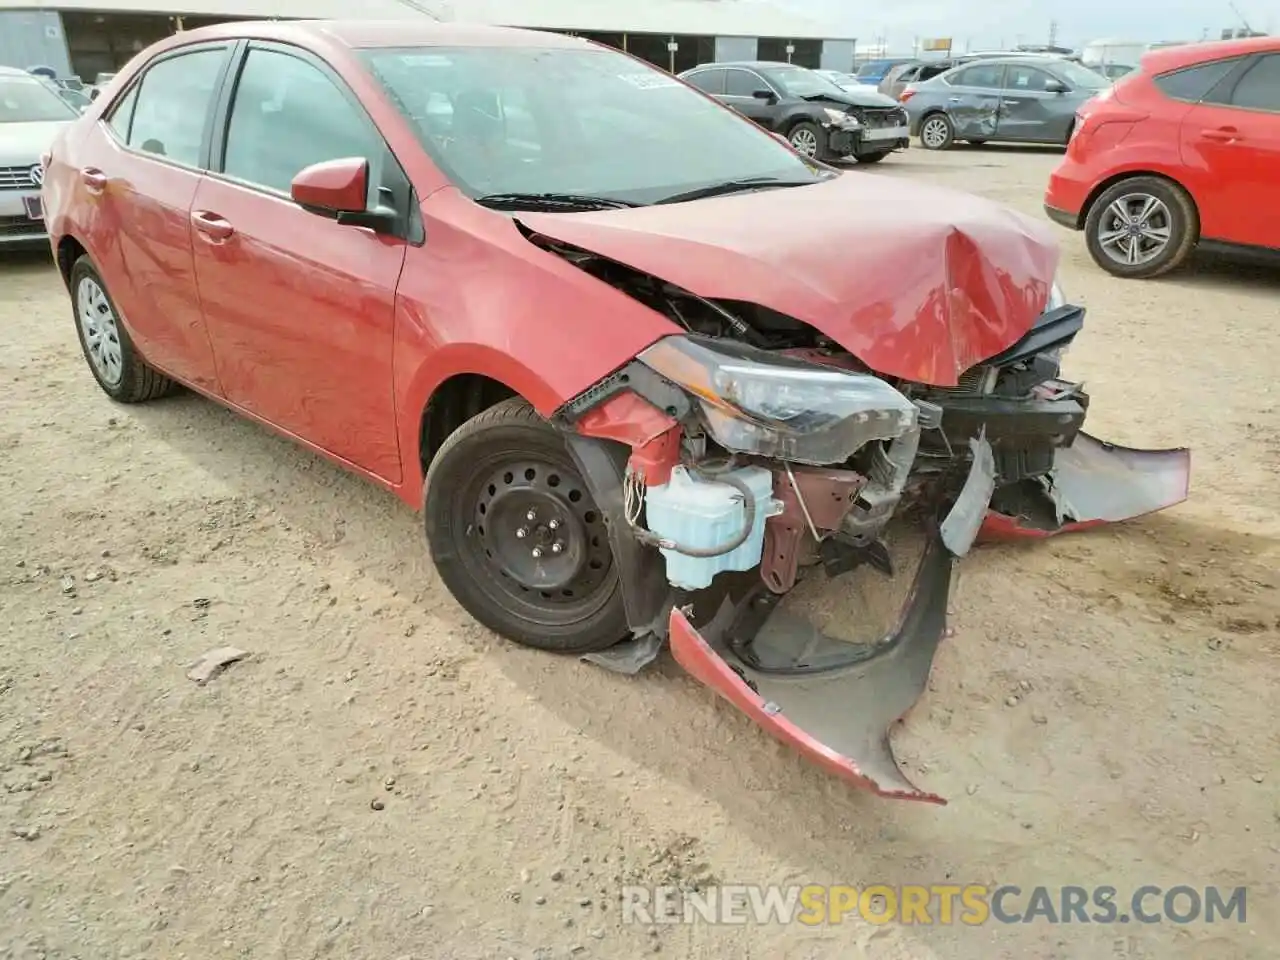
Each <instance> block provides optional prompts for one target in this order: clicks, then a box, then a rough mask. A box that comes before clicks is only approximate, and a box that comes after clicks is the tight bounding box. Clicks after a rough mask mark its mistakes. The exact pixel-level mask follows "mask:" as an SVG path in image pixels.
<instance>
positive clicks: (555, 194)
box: [43, 21, 1189, 801]
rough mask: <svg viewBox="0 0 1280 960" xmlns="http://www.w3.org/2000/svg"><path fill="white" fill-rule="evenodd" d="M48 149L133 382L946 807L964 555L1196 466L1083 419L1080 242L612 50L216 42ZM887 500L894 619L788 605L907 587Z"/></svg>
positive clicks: (50, 212) (628, 662)
mask: <svg viewBox="0 0 1280 960" xmlns="http://www.w3.org/2000/svg"><path fill="white" fill-rule="evenodd" d="M46 161H47V162H46V168H47V172H46V175H45V182H44V189H43V195H44V207H45V211H46V216H47V222H48V227H49V233H50V236H51V239H52V244H53V250H54V253H55V255H56V258H57V263H58V265H59V267H60V269H61V271H62V274H63V277H64V278H65V280H66V283H67V287H68V290H69V293H70V299H71V303H72V306H73V312H74V318H75V325H76V330H77V331H78V335H79V338H80V342H81V344H82V346H83V350H84V355H85V358H86V360H87V363H88V367H89V369H90V371H91V372H92V374H93V376H94V377H95V378H96V379H97V381H98V383H99V384H100V385H101V387H102V389H103V390H104V391H105V392H106V393H107V395H108V396H110V397H111V398H112V399H114V400H116V401H119V402H124V403H132V402H138V401H145V400H152V399H155V398H158V397H161V396H163V395H164V394H166V393H168V392H170V391H171V390H172V389H174V388H175V386H176V385H178V384H182V385H185V386H186V387H188V388H190V389H193V390H196V391H198V392H200V393H202V394H205V395H207V396H208V397H210V398H212V399H214V400H217V401H219V402H221V403H224V404H226V405H227V406H229V407H231V408H233V409H235V410H237V411H239V412H240V413H242V414H244V415H245V416H247V417H250V418H252V419H254V420H256V421H258V422H260V423H262V424H265V425H267V426H269V427H271V428H273V429H275V430H277V431H279V432H281V433H283V434H286V435H288V436H290V437H292V438H294V439H295V440H297V441H298V442H300V443H302V444H304V445H306V446H307V447H309V448H311V449H312V450H315V451H317V452H319V453H322V454H324V455H325V456H328V457H330V458H332V459H334V460H336V461H338V462H339V463H341V464H343V465H344V466H346V467H347V468H349V469H351V470H354V471H356V472H358V473H360V474H362V475H364V476H366V477H367V478H369V479H371V480H372V481H374V482H376V483H378V484H381V485H382V486H384V487H387V488H389V489H391V490H393V491H395V492H396V493H397V494H398V495H399V496H400V497H402V498H403V499H404V500H406V501H407V502H408V503H410V504H412V505H414V506H415V507H420V508H421V510H422V513H423V517H424V523H425V529H426V537H427V542H428V544H429V547H430V551H431V555H432V557H433V558H434V560H435V563H436V565H437V567H438V569H439V572H440V575H441V577H442V579H443V580H444V582H445V584H446V585H447V586H448V588H449V589H450V591H451V592H452V593H453V595H454V596H455V597H456V598H457V600H458V601H459V603H460V604H461V605H462V606H463V607H464V608H465V609H466V610H467V611H468V612H469V613H470V614H471V615H472V616H474V617H475V618H476V619H477V620H479V621H480V622H481V623H483V624H485V625H486V626H488V627H489V628H491V629H493V630H494V631H496V632H497V633H499V634H501V635H503V636H505V637H507V638H510V639H511V640H514V641H516V642H518V643H522V644H527V645H529V646H533V647H538V648H542V649H545V650H551V651H559V652H563V653H572V654H578V655H587V656H589V657H590V658H592V659H593V660H594V661H595V662H597V663H601V664H603V665H605V666H609V667H613V668H615V669H619V670H624V671H635V670H638V669H639V668H641V667H642V666H644V665H645V664H646V663H647V662H649V661H650V660H652V659H653V658H654V657H655V656H656V655H657V654H658V652H659V651H660V649H661V647H662V646H663V645H664V644H669V645H670V648H671V651H672V653H673V654H674V656H675V658H676V660H677V661H679V663H680V664H682V665H683V666H684V667H685V669H687V670H688V671H689V672H690V673H691V674H692V675H693V676H695V677H696V678H697V679H698V680H700V681H702V682H703V683H705V684H707V685H709V686H711V687H713V688H714V689H715V690H716V691H717V692H719V693H720V694H721V695H723V696H725V697H726V698H728V699H729V700H730V701H732V702H733V703H734V704H735V705H736V706H737V707H738V708H740V709H741V710H742V711H744V712H745V713H747V714H748V715H750V716H751V717H752V718H753V719H754V720H755V721H756V722H758V723H759V724H760V725H761V726H763V727H765V728H766V729H767V730H769V731H770V732H771V733H773V734H774V735H776V736H778V737H780V738H782V739H783V740H785V741H787V742H789V743H792V744H793V745H795V746H796V747H798V748H799V749H800V750H802V751H803V752H805V753H806V754H807V755H809V756H810V757H811V758H813V759H815V760H816V761H817V762H819V763H821V764H822V765H824V766H825V767H827V768H828V769H830V770H832V771H834V772H835V773H837V774H839V775H841V776H843V777H846V778H848V779H849V780H851V781H852V782H854V783H855V784H857V785H859V786H862V787H865V788H869V789H871V790H874V791H876V792H878V793H880V794H882V795H885V796H894V797H903V798H912V799H921V800H933V801H938V800H940V798H938V797H937V796H935V795H934V794H933V793H931V792H929V791H927V790H923V789H920V788H918V787H916V786H915V785H913V784H912V783H911V782H909V781H908V780H907V779H906V777H905V776H904V775H903V774H902V773H901V772H900V771H899V769H898V767H897V765H896V763H895V761H894V757H893V754H892V751H891V749H890V745H889V739H888V729H889V727H890V725H891V724H892V723H893V722H894V721H895V720H896V719H898V718H899V717H901V716H902V715H903V714H904V713H905V712H906V711H907V710H908V708H909V707H910V706H911V705H912V703H913V702H914V701H915V700H916V699H917V697H918V696H919V695H920V693H921V691H922V690H923V689H924V686H925V684H926V681H927V678H928V673H929V670H930V667H931V664H932V661H933V657H934V652H935V650H936V648H937V646H938V644H939V642H940V640H941V638H942V636H943V634H944V630H945V617H946V609H947V598H948V591H949V588H950V583H951V573H952V565H953V563H954V562H955V558H957V557H960V556H963V555H964V554H965V553H966V552H967V551H968V550H969V548H970V546H971V544H973V543H974V542H975V540H976V539H977V538H979V537H980V536H983V535H987V536H996V537H1042V536H1048V535H1050V534H1054V533H1057V532H1059V531H1062V530H1067V529H1073V528H1079V527H1084V526H1089V525H1091V524H1097V523H1105V522H1108V521H1116V520H1123V519H1125V518H1128V517H1133V516H1137V515H1140V514H1144V513H1148V512H1150V511H1153V510H1158V509H1160V508H1163V507H1167V506H1169V505H1171V504H1174V503H1177V502H1179V501H1181V500H1182V499H1183V498H1184V497H1185V496H1186V493H1187V483H1188V472H1189V459H1188V454H1187V452H1186V451H1185V450H1165V451H1140V450H1132V449H1125V448H1122V447H1117V446H1114V445H1112V444H1109V443H1105V442H1102V441H1099V440H1096V439H1094V438H1092V437H1091V436H1089V435H1088V434H1087V433H1085V432H1084V430H1083V427H1084V424H1085V417H1086V413H1087V409H1088V402H1089V401H1088V397H1087V396H1086V394H1085V393H1084V391H1083V390H1082V389H1081V387H1080V386H1079V385H1078V384H1076V383H1072V382H1070V381H1067V380H1064V379H1062V377H1061V372H1060V364H1061V360H1062V354H1063V351H1064V350H1066V348H1067V347H1068V346H1069V345H1070V343H1071V342H1072V340H1073V338H1074V337H1076V336H1077V334H1078V333H1079V332H1080V330H1081V327H1082V324H1083V320H1084V311H1083V310H1082V309H1081V308H1080V307H1078V306H1073V305H1071V304H1070V303H1068V302H1066V301H1065V300H1064V299H1063V297H1062V295H1061V293H1060V292H1059V290H1058V288H1057V286H1056V284H1055V282H1054V276H1055V272H1056V267H1057V261H1058V254H1057V250H1056V247H1055V245H1054V243H1053V241H1052V239H1051V238H1050V236H1049V235H1048V234H1047V233H1046V228H1044V227H1042V226H1041V225H1039V224H1038V223H1037V222H1035V221H1033V220H1031V219H1028V218H1025V217H1023V216H1020V215H1018V214H1015V213H1013V212H1010V211H1008V210H1005V209H1003V208H1001V207H999V206H997V205H994V204H992V203H989V202H987V201H985V200H982V199H979V198H977V197H973V196H968V195H964V194H958V193H953V192H949V191H946V190H943V189H939V188H936V187H932V186H927V185H924V184H920V183H912V182H908V181H905V180H901V179H896V178H888V177H881V176H874V175H872V174H868V173H865V172H863V171H856V170H851V171H848V172H842V171H840V170H836V169H833V168H830V167H828V166H825V165H823V164H821V163H818V162H815V161H813V160H811V159H808V158H806V157H803V156H800V155H799V154H797V153H796V152H795V151H793V150H792V149H791V148H790V147H789V146H788V145H786V144H785V143H781V142H779V140H778V139H777V138H776V137H773V136H771V135H770V134H769V133H767V132H765V131H762V130H761V129H760V128H759V127H757V126H755V125H754V124H752V123H751V122H750V121H747V120H745V119H743V118H742V117H740V116H738V115H737V114H736V113H734V112H733V111H732V110H730V109H728V108H726V107H723V106H721V105H720V104H718V103H716V102H715V101H714V100H712V99H710V98H708V97H707V96H705V95H704V94H702V93H700V92H698V91H697V90H695V89H693V88H692V87H689V86H687V85H686V84H684V83H683V82H681V81H680V80H678V79H676V78H673V77H671V76H670V75H668V74H666V73H664V72H662V71H660V70H658V69H656V68H653V67H651V66H649V65H648V64H645V63H643V62H640V61H638V60H636V59H634V58H632V57H630V56H628V55H627V54H625V53H622V52H619V51H616V50H612V49H608V48H604V47H601V46H597V45H595V44H592V43H590V42H587V41H585V40H580V39H577V38H571V37H564V36H557V35H549V34H540V33H535V32H528V31H519V30H507V29H498V28H477V27H463V26H459V25H452V24H436V23H432V22H423V21H418V22H414V23H401V24H376V23H275V22H273V23H238V24H229V25H224V26H219V27H210V28H203V29H199V30H192V31H187V32H183V33H180V34H178V35H176V36H174V37H171V38H169V39H167V40H164V41H162V42H161V43H159V44H157V45H156V46H154V47H152V48H150V49H149V50H147V51H144V52H143V53H142V54H140V55H139V56H138V57H137V58H136V59H135V60H134V61H133V62H132V63H131V64H129V66H128V67H127V68H126V69H125V70H124V71H122V72H121V74H120V75H119V76H118V77H117V78H116V80H115V81H114V83H113V84H112V87H111V89H110V90H109V91H108V93H107V94H105V95H104V96H102V97H100V98H99V99H98V100H97V101H96V102H95V104H94V105H93V107H91V108H90V110H89V111H88V113H86V114H85V115H84V116H83V117H82V118H81V119H80V120H79V121H78V122H77V123H75V124H73V125H72V126H70V127H69V128H68V129H67V131H66V132H65V133H64V134H63V135H61V136H60V137H59V138H58V140H57V142H56V143H55V145H54V147H53V149H52V151H51V154H50V155H49V156H48V157H47V158H46ZM842 231H843V232H847V234H848V238H849V242H847V243H846V242H843V241H842V240H841V234H842ZM868 236H871V237H874V238H875V242H874V243H866V242H865V238H866V237H868ZM855 238H857V239H858V240H859V242H857V243H855V242H853V241H854V239H855ZM894 518H898V519H903V518H909V519H911V521H912V522H915V523H918V524H920V525H922V527H923V529H924V530H925V532H926V533H927V535H928V542H929V546H928V548H927V549H926V550H925V551H924V554H923V558H922V559H921V561H920V563H919V566H918V568H917V569H916V570H915V571H914V573H913V574H909V575H911V576H913V577H914V580H913V584H914V585H913V588H912V590H911V592H910V598H909V600H908V601H907V604H906V607H905V609H904V610H903V611H902V615H901V617H900V620H899V622H898V624H897V626H896V628H895V629H894V630H893V631H892V632H891V633H890V634H889V635H888V636H886V637H885V638H884V639H883V641H882V642H879V643H874V644H855V643H849V642H845V641H843V640H839V639H836V638H832V637H827V636H824V635H823V634H822V633H821V632H819V631H817V630H815V629H814V628H812V627H811V626H810V625H809V624H808V623H806V622H805V621H804V620H803V619H799V618H796V617H795V616H793V615H790V614H789V613H788V611H787V610H786V609H785V608H783V607H782V606H780V604H779V602H778V601H779V600H780V598H782V597H783V596H784V595H785V594H786V593H787V592H788V591H789V590H790V589H791V588H792V587H793V586H794V585H795V583H796V582H797V579H798V578H800V577H805V576H830V577H838V576H840V575H841V574H843V573H844V572H846V571H849V570H853V569H855V568H857V567H860V566H863V565H870V566H871V567H873V568H876V569H879V570H880V571H882V572H884V573H886V574H892V573H893V564H892V563H891V562H890V557H889V555H888V552H887V551H886V549H885V546H884V540H883V537H882V534H883V531H884V530H885V528H886V525H887V524H888V523H889V522H890V521H891V520H893V519H894ZM839 584H840V581H839V580H836V581H835V582H834V584H833V585H832V587H831V589H839Z"/></svg>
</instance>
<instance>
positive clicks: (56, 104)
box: [0, 67, 79, 249]
mask: <svg viewBox="0 0 1280 960" xmlns="http://www.w3.org/2000/svg"><path fill="white" fill-rule="evenodd" d="M77 116H79V113H78V112H77V111H76V110H75V108H74V107H72V106H70V105H69V104H68V103H66V101H64V100H63V99H62V97H60V96H58V94H57V93H55V92H54V91H53V90H51V89H50V88H49V87H48V85H46V84H45V83H44V82H43V81H41V80H40V79H39V78H38V77H34V76H32V75H31V74H29V73H27V72H25V71H23V70H15V69H13V68H11V67H0V249H4V248H5V247H7V246H11V245H17V244H29V243H40V242H43V241H45V240H47V234H46V233H45V227H44V210H43V209H42V207H41V203H40V187H41V186H42V185H43V183H44V168H43V167H42V166H41V161H40V158H41V157H42V156H43V155H44V153H45V151H46V150H48V149H49V147H50V146H51V145H52V144H53V140H54V138H55V137H56V136H57V135H58V132H59V131H60V130H61V129H62V128H63V127H65V126H66V125H67V124H69V123H71V122H72V121H73V120H75V119H76V117H77Z"/></svg>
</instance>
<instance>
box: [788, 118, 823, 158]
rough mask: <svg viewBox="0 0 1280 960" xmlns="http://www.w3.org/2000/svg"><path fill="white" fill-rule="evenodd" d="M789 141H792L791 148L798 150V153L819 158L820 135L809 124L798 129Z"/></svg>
mask: <svg viewBox="0 0 1280 960" xmlns="http://www.w3.org/2000/svg"><path fill="white" fill-rule="evenodd" d="M787 139H789V140H790V141H791V146H793V147H795V148H796V152H797V153H802V154H804V155H805V156H806V157H814V158H816V157H817V156H818V134H817V131H815V130H814V129H813V128H812V127H811V126H809V125H808V124H801V125H800V126H798V127H796V128H795V129H794V130H792V131H791V136H790V137H788V138H787Z"/></svg>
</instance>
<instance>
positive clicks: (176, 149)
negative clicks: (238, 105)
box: [121, 48, 226, 167]
mask: <svg viewBox="0 0 1280 960" xmlns="http://www.w3.org/2000/svg"><path fill="white" fill-rule="evenodd" d="M225 58H226V50H225V49H224V48H213V49H204V50H196V51H194V52H192V53H183V54H179V55H178V56H175V57H166V58H165V59H164V60H161V61H160V62H159V63H157V64H156V65H155V66H153V67H150V68H149V69H148V70H147V72H146V74H145V75H143V77H142V84H141V86H140V87H139V88H138V93H137V101H136V103H135V104H134V107H133V118H132V122H131V123H130V124H129V136H128V139H127V140H126V141H125V142H126V143H128V144H129V146H131V147H134V148H136V149H138V150H141V151H143V152H144V153H154V154H156V155H158V156H161V157H167V158H168V159H170V160H176V161H177V162H178V163H185V164H186V165H187V166H191V167H196V166H199V165H200V150H201V147H202V145H203V144H204V130H205V121H206V120H207V119H208V116H209V109H210V106H211V104H212V103H213V94H214V90H215V88H216V87H217V84H218V77H219V75H220V74H221V72H222V65H223V61H224V60H225ZM123 106H124V103H123V102H122V103H121V107H122V108H123Z"/></svg>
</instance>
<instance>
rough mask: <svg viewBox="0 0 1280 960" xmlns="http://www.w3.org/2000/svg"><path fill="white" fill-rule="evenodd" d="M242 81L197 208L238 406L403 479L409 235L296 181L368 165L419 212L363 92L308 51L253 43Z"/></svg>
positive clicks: (220, 350)
mask: <svg viewBox="0 0 1280 960" xmlns="http://www.w3.org/2000/svg"><path fill="white" fill-rule="evenodd" d="M233 73H235V74H236V76H235V80H234V85H232V84H231V83H228V91H227V93H226V95H224V97H223V98H222V104H223V106H222V107H221V109H220V111H219V113H220V121H219V128H220V129H219V130H218V131H217V136H216V137H215V144H216V146H215V150H214V156H213V160H214V162H213V164H212V170H211V171H210V174H209V176H207V177H206V178H205V179H204V180H203V181H202V182H201V184H200V187H199V189H198V191H197V193H196V197H195V202H194V203H193V205H192V213H191V216H192V223H193V225H194V228H195V236H196V241H195V243H196V275H197V278H198V281H199V288H200V297H201V300H202V301H203V304H204V314H205V318H206V323H207V324H208V328H209V334H210V336H211V337H212V339H213V345H214V349H215V350H216V352H217V356H218V366H219V371H220V373H221V375H222V383H223V386H224V388H225V390H226V396H227V399H229V400H231V401H232V402H234V403H235V404H237V405H238V406H240V407H242V408H243V409H245V410H247V411H249V412H250V413H252V414H255V415H256V416H259V417H261V418H262V419H264V420H266V421H268V422H270V423H272V424H275V425H276V426H277V427H279V428H281V429H283V430H286V431H288V432H289V433H291V434H293V435H295V436H297V437H300V438H302V439H303V440H306V441H308V442H310V443H312V444H314V445H315V446H317V447H319V448H321V449H323V450H326V451H328V452H329V453H331V454H334V455H336V456H338V457H341V458H342V459H344V460H346V461H347V462H349V463H352V464H355V465H356V466H357V467H360V468H362V469H364V470H366V471H368V472H369V473H372V474H373V475H375V476H378V477H381V478H383V479H384V480H387V481H390V482H396V481H398V480H399V479H400V455H399V445H398V440H397V435H396V418H395V408H394V404H393V400H392V397H393V384H392V335H393V321H394V309H395V295H396V286H397V283H398V282H399V278H400V270H401V268H402V266H403V264H404V258H405V252H406V249H407V240H405V239H402V238H400V237H395V236H388V235H386V234H380V233H375V232H374V231H373V230H371V229H367V228H364V227H356V226H350V225H344V224H339V223H337V222H336V221H335V220H333V219H330V218H327V217H324V216H320V215H317V214H315V213H311V212H308V211H306V210H304V209H303V208H302V207H300V206H299V205H298V204H296V203H294V202H293V200H292V199H291V197H290V184H291V182H292V180H293V178H294V177H295V176H296V175H297V174H298V173H299V172H300V171H302V170H303V168H305V167H308V166H310V165H312V164H315V163H320V162H323V161H326V160H337V159H343V158H349V157H363V158H365V159H367V160H368V161H369V162H370V167H371V174H370V180H371V188H370V194H371V196H370V202H371V203H372V202H374V201H375V200H376V201H381V202H383V203H386V204H389V205H393V206H395V207H396V208H397V209H399V210H403V211H405V216H406V217H408V216H409V215H410V213H409V212H410V211H411V198H412V193H411V190H410V188H409V182H408V180H407V178H405V176H404V173H403V171H402V170H401V168H400V167H399V164H398V163H397V162H396V160H395V157H394V156H393V155H392V154H391V152H390V150H389V149H388V148H387V146H386V144H385V142H384V141H383V139H382V137H381V135H380V134H379V133H378V131H377V128H376V127H375V126H374V124H373V122H372V120H371V119H370V118H369V117H368V115H367V114H366V113H365V111H364V108H363V107H362V106H361V105H360V103H359V101H358V100H357V99H356V97H355V95H354V94H353V93H352V92H351V91H350V89H349V88H348V87H347V86H346V84H345V83H344V81H343V80H342V79H341V78H340V77H339V76H338V75H337V74H336V73H335V72H334V71H332V70H331V69H330V68H329V67H328V66H327V65H325V64H324V63H322V62H321V61H319V60H318V59H316V58H314V57H313V56H311V55H310V54H308V53H305V52H303V51H301V50H299V49H297V48H294V47H288V46H283V45H277V44H270V43H259V42H254V43H252V44H250V45H249V46H248V48H247V50H246V52H245V55H244V57H243V60H242V61H241V62H240V64H239V65H238V66H237V67H236V68H235V69H234V70H233ZM219 148H220V149H219Z"/></svg>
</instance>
